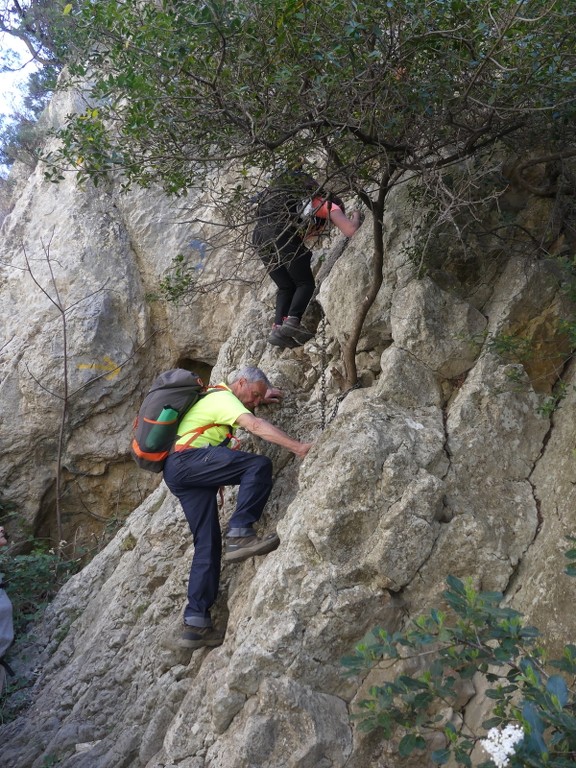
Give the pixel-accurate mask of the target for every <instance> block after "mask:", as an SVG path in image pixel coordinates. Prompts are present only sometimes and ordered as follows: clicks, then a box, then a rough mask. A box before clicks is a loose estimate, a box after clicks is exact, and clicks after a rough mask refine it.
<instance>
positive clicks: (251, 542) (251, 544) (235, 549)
mask: <svg viewBox="0 0 576 768" xmlns="http://www.w3.org/2000/svg"><path fill="white" fill-rule="evenodd" d="M279 544H280V539H279V538H278V534H277V533H269V534H268V535H267V536H263V537H262V538H260V537H259V536H228V537H227V539H226V551H225V552H224V557H223V559H224V560H225V561H226V562H227V563H239V562H241V561H242V560H247V559H248V558H249V557H254V556H255V555H267V554H268V552H272V550H274V549H277V547H278V545H279Z"/></svg>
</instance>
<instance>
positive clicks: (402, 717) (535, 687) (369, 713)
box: [342, 549, 576, 768]
mask: <svg viewBox="0 0 576 768" xmlns="http://www.w3.org/2000/svg"><path fill="white" fill-rule="evenodd" d="M567 557H568V560H569V561H570V563H569V565H568V566H567V568H566V573H567V574H568V575H576V549H571V550H570V551H569V552H568V553H567ZM447 585H448V589H447V590H446V591H445V592H444V593H443V597H444V600H445V601H446V604H447V605H448V606H449V608H450V609H451V614H452V616H453V618H450V619H449V618H448V614H447V613H445V612H443V611H440V610H438V609H435V608H434V609H432V610H431V611H430V613H429V614H428V615H426V616H421V617H419V618H418V619H416V620H414V621H412V622H411V623H410V625H409V626H408V628H407V629H405V630H404V631H402V632H396V633H392V634H391V633H389V632H387V631H385V630H383V629H375V630H373V631H372V632H371V633H370V634H369V635H368V636H367V637H366V638H365V639H364V640H363V641H362V642H361V643H359V644H358V645H357V646H356V648H355V652H354V654H353V655H352V656H349V657H347V658H345V659H343V660H342V663H343V664H344V665H345V666H346V667H347V668H348V670H349V671H350V672H351V673H353V674H358V673H366V672H367V671H369V670H370V669H372V668H373V667H374V666H376V665H378V666H379V667H382V668H384V667H385V668H386V669H389V670H393V669H394V668H395V667H396V666H397V665H398V664H400V663H401V662H403V661H404V660H406V659H417V660H418V661H419V665H420V671H419V672H418V673H417V674H414V675H410V674H404V673H401V674H398V675H397V676H396V677H394V678H392V674H391V675H390V678H391V679H390V681H389V682H386V683H384V684H383V685H375V686H372V687H371V688H370V690H369V697H368V698H366V699H364V700H362V701H360V703H359V705H358V710H357V711H356V712H355V713H354V715H353V717H354V719H355V720H356V721H357V722H358V726H359V728H360V729H361V730H365V731H374V730H378V731H380V733H381V734H382V737H383V738H384V739H387V740H391V739H393V738H397V739H399V742H398V751H399V754H400V755H401V756H403V757H407V756H409V755H410V754H412V752H414V751H425V750H427V749H428V744H429V739H430V737H431V736H433V735H435V734H438V733H439V734H441V735H442V736H443V737H444V746H443V747H442V748H440V749H436V750H434V751H432V753H431V755H430V758H431V760H432V762H433V763H435V764H437V765H443V764H445V763H447V762H448V761H449V760H451V761H453V764H456V765H463V766H468V767H470V766H472V764H473V763H472V758H471V755H472V751H473V750H474V748H475V746H476V745H477V743H478V742H481V744H482V746H483V748H484V751H485V753H486V754H487V755H490V756H491V759H490V760H487V761H485V762H482V763H480V764H477V763H476V762H475V763H474V764H475V765H478V768H490V767H492V768H493V766H494V765H496V766H497V768H501V767H502V766H516V767H519V766H535V767H537V768H544V766H546V767H547V768H568V766H574V765H575V764H576V714H575V713H576V695H575V691H574V682H575V679H576V678H575V675H576V645H573V644H568V645H566V646H565V647H564V649H563V653H562V655H561V657H560V658H558V659H547V658H546V654H545V651H544V650H543V648H542V647H541V646H540V645H538V644H537V641H538V638H539V632H538V630H537V629H535V628H534V627H531V626H528V625H526V624H525V623H524V621H523V618H522V615H521V614H520V613H518V612H517V611H514V610H512V609H511V608H506V607H502V606H501V601H502V594H500V593H499V592H477V591H476V590H475V589H473V587H472V586H471V583H470V581H461V580H460V579H457V578H455V577H454V576H449V577H448V579H447ZM477 674H480V675H482V676H483V678H484V680H485V682H486V683H487V690H486V693H485V695H486V697H487V698H488V699H490V700H491V701H493V702H494V703H493V707H492V717H490V718H489V719H488V720H486V721H485V722H484V723H482V728H483V731H482V733H481V734H477V733H475V732H474V731H473V729H472V728H471V726H470V724H468V723H467V722H466V715H465V713H458V712H457V704H456V701H457V698H458V694H459V684H460V683H461V682H462V681H465V680H470V679H471V678H472V677H473V676H474V675H477ZM452 708H453V709H454V711H456V713H457V714H456V717H452V718H450V719H449V720H447V719H446V716H445V712H446V711H450V710H451V709H452ZM442 710H444V714H443V713H442ZM485 730H488V733H485V732H484V731H485Z"/></svg>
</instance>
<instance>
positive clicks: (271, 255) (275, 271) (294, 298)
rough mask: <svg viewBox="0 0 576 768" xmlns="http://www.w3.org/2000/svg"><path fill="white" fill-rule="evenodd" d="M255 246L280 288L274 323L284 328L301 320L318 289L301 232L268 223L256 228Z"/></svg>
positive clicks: (309, 253) (261, 223) (258, 224)
mask: <svg viewBox="0 0 576 768" xmlns="http://www.w3.org/2000/svg"><path fill="white" fill-rule="evenodd" d="M252 242H253V244H254V246H255V247H256V250H257V251H258V255H259V256H260V258H261V259H262V261H263V262H264V264H265V265H266V267H267V270H268V274H269V275H270V277H271V278H272V280H273V281H274V282H275V283H276V286H277V288H278V291H277V292H276V312H275V315H274V323H275V324H276V325H282V321H283V320H284V318H285V317H288V316H290V317H297V318H298V320H301V319H302V315H303V314H304V312H305V310H306V307H307V306H308V304H309V302H310V299H311V298H312V295H313V294H314V288H315V282H314V275H313V274H312V269H311V267H310V263H311V260H312V252H311V251H310V250H309V249H308V248H307V247H306V245H305V244H304V241H303V240H302V238H301V237H300V235H299V234H298V232H297V230H295V229H292V228H286V226H283V225H278V224H269V223H266V221H265V220H264V222H258V223H257V224H256V227H255V228H254V233H253V235H252Z"/></svg>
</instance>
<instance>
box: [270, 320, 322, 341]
mask: <svg viewBox="0 0 576 768" xmlns="http://www.w3.org/2000/svg"><path fill="white" fill-rule="evenodd" d="M275 333H276V334H277V335H278V336H280V337H282V338H285V339H291V340H292V341H295V342H296V344H297V345H302V344H306V342H307V341H310V339H312V338H314V334H313V333H312V331H309V330H308V329H307V328H304V326H303V325H302V324H301V323H300V320H298V318H297V317H287V318H286V320H284V322H283V323H282V325H281V326H280V328H277V329H276V331H275Z"/></svg>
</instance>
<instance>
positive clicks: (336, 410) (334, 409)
mask: <svg viewBox="0 0 576 768" xmlns="http://www.w3.org/2000/svg"><path fill="white" fill-rule="evenodd" d="M361 387H362V382H360V381H357V382H356V384H354V386H352V387H350V389H347V390H346V391H345V392H342V394H341V395H338V397H337V399H336V402H335V403H334V408H333V409H332V413H331V414H330V417H329V419H328V421H327V422H326V426H328V424H330V423H331V422H332V421H334V419H335V418H336V414H337V413H338V406H339V405H340V403H341V402H342V400H344V398H345V397H346V395H348V394H350V392H352V391H353V390H354V389H360V388H361Z"/></svg>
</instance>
